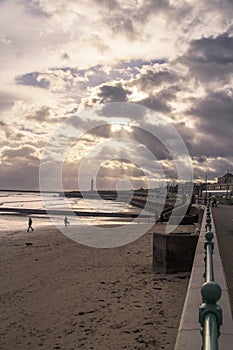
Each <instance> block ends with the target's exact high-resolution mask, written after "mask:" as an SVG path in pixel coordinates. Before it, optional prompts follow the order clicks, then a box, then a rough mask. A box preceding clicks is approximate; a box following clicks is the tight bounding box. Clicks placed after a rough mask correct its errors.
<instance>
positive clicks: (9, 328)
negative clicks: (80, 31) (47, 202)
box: [0, 226, 189, 350]
mask: <svg viewBox="0 0 233 350" xmlns="http://www.w3.org/2000/svg"><path fill="white" fill-rule="evenodd" d="M153 230H154V229H151V230H150V231H149V232H148V233H147V234H146V235H144V236H143V237H142V238H140V239H138V240H137V241H135V242H133V243H131V244H128V245H127V246H123V247H119V248H112V249H97V248H90V247H86V246H82V245H80V244H77V243H75V242H73V241H71V240H69V239H68V238H66V237H65V236H63V235H62V234H61V233H60V232H59V231H58V230H57V229H55V228H53V227H52V226H50V227H47V228H40V229H35V230H34V231H33V232H32V233H31V232H30V233H28V232H22V231H18V232H8V233H7V234H6V235H5V237H1V238H0V243H1V244H0V256H1V258H0V265H1V280H0V285H1V289H0V299H1V301H0V305H1V310H0V319H1V321H0V349H4V350H16V349H17V350H27V349H28V350H29V349H30V350H34V349H42V350H53V349H64V350H76V349H85V350H90V349H96V350H100V349H101V350H107V349H112V350H121V349H153V350H155V349H158V350H161V349H166V350H173V349H174V344H175V339H176V334H177V330H178V326H179V322H180V316H181V312H182V308H183V303H184V298H185V294H186V289H187V285H188V280H189V276H188V275H184V274H180V275H179V274H177V275H163V274H154V273H153V272H152V234H151V232H152V231H153ZM26 243H31V244H26Z"/></svg>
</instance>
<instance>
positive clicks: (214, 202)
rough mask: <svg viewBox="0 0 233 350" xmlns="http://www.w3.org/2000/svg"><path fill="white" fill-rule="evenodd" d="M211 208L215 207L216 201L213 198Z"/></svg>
mask: <svg viewBox="0 0 233 350" xmlns="http://www.w3.org/2000/svg"><path fill="white" fill-rule="evenodd" d="M212 207H217V200H216V198H214V199H213V201H212Z"/></svg>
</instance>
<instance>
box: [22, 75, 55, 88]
mask: <svg viewBox="0 0 233 350" xmlns="http://www.w3.org/2000/svg"><path fill="white" fill-rule="evenodd" d="M39 77H40V78H39ZM38 78H39V79H38ZM15 81H16V83H17V84H20V85H28V86H34V87H39V88H42V89H48V88H49V87H50V82H49V80H47V79H46V78H45V77H41V74H40V73H39V72H33V73H27V74H24V75H19V76H17V77H16V78H15Z"/></svg>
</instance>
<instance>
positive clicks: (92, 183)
mask: <svg viewBox="0 0 233 350" xmlns="http://www.w3.org/2000/svg"><path fill="white" fill-rule="evenodd" d="M93 191H94V180H93V179H91V192H93Z"/></svg>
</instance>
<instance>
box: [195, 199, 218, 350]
mask: <svg viewBox="0 0 233 350" xmlns="http://www.w3.org/2000/svg"><path fill="white" fill-rule="evenodd" d="M205 227H206V231H207V232H206V234H205V238H206V240H205V242H204V249H205V258H204V260H205V273H204V277H205V283H203V285H202V288H201V295H202V301H203V303H202V304H201V305H200V307H199V322H200V324H201V335H202V350H218V338H219V336H220V326H221V325H222V308H221V307H220V306H219V305H217V301H218V300H219V299H220V298H221V295H222V290H221V287H220V286H219V284H218V283H216V282H214V265H213V251H214V242H212V240H213V238H214V234H213V232H212V231H211V228H212V225H211V211H210V201H209V200H208V201H207V208H206V226H205Z"/></svg>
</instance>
